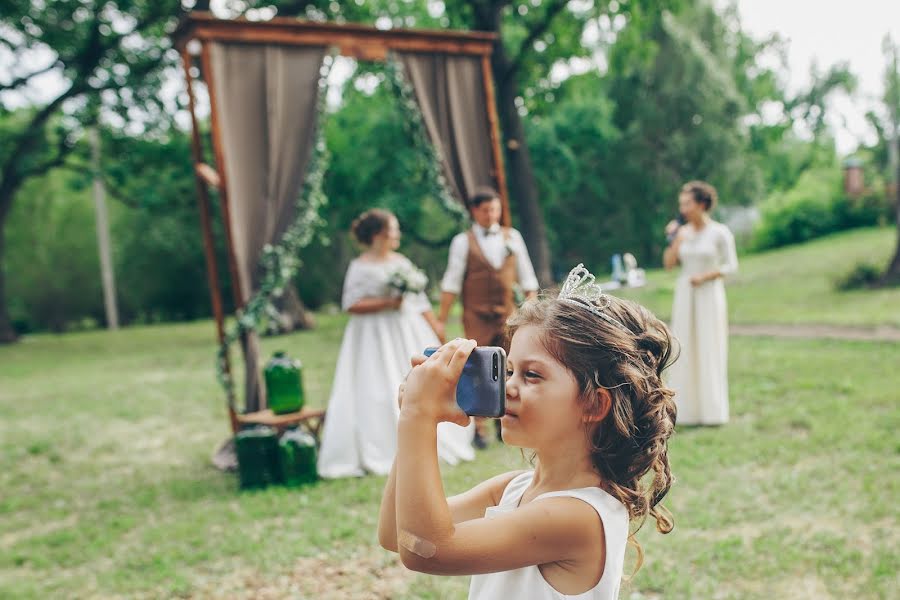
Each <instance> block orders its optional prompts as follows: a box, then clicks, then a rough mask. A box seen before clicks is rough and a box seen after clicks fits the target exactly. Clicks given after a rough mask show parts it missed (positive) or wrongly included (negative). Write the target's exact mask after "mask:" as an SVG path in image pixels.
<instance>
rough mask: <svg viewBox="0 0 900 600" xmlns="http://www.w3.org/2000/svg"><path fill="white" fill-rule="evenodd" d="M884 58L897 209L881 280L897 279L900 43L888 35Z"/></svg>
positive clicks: (899, 251)
mask: <svg viewBox="0 0 900 600" xmlns="http://www.w3.org/2000/svg"><path fill="white" fill-rule="evenodd" d="M882 47H883V49H884V55H885V59H886V60H885V62H886V63H887V64H886V66H885V76H884V108H885V111H884V112H885V117H884V123H883V128H882V129H883V131H884V132H885V133H886V134H887V135H886V136H885V141H886V142H887V143H888V144H889V156H890V161H889V165H890V177H889V178H888V180H889V181H890V180H891V179H893V182H894V186H893V189H894V203H895V205H894V208H895V210H896V211H897V248H896V250H895V251H894V257H893V258H892V259H891V262H890V263H889V264H888V267H887V269H886V270H885V272H884V274H883V275H882V277H881V282H882V283H883V284H894V283H900V45H898V44H897V43H896V42H894V41H893V40H892V39H891V37H890V36H886V37H885V38H884V43H883V46H882Z"/></svg>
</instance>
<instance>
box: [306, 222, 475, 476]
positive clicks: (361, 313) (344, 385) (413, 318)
mask: <svg viewBox="0 0 900 600" xmlns="http://www.w3.org/2000/svg"><path fill="white" fill-rule="evenodd" d="M353 234H354V236H355V237H356V239H357V240H358V241H359V242H360V243H361V244H362V245H363V246H365V247H366V250H365V251H364V252H363V253H362V254H361V255H360V256H359V257H357V258H356V259H354V260H353V261H352V262H351V263H350V266H349V268H348V269H347V275H346V278H345V279H344V291H343V298H342V302H341V304H342V308H343V309H344V310H345V311H347V312H349V313H350V314H351V317H350V321H349V322H348V323H347V328H346V329H345V331H344V339H343V341H342V342H341V350H340V353H339V356H338V362H337V367H336V369H335V374H334V384H333V385H332V388H331V398H330V400H329V401H328V412H327V418H326V419H325V427H324V431H323V433H322V446H321V448H320V450H319V461H318V469H319V475H321V476H322V477H327V478H337V477H357V476H361V475H364V474H366V473H374V474H377V475H387V474H388V473H389V472H390V470H391V464H392V463H393V461H394V454H396V452H397V418H398V416H399V414H400V412H399V407H398V405H397V392H398V389H399V387H400V384H401V383H402V382H403V379H404V378H405V377H406V374H407V372H409V370H410V358H411V357H412V356H413V355H417V354H421V353H422V351H423V350H425V348H427V347H429V346H438V345H440V340H439V337H443V329H442V327H441V325H440V322H438V321H437V319H436V318H435V316H434V315H433V314H432V312H431V305H430V303H429V302H428V299H427V297H426V296H425V294H422V293H419V294H413V293H406V294H403V295H400V293H399V292H397V291H394V290H392V288H391V286H390V285H389V283H388V282H389V280H390V278H391V275H392V274H393V273H395V272H396V271H398V270H401V269H408V268H410V267H411V266H412V263H411V262H410V261H409V259H408V258H406V257H405V256H403V255H402V254H399V253H397V252H395V250H396V249H397V247H398V246H399V243H400V226H399V224H398V222H397V219H396V218H395V217H394V215H393V214H391V213H390V212H387V211H383V210H378V209H373V210H370V211H367V212H365V213H363V214H362V215H361V216H360V217H359V218H358V219H356V221H354V223H353ZM438 453H439V456H440V458H441V459H442V460H444V461H445V462H447V463H449V464H456V463H457V462H459V461H460V460H472V459H473V458H474V457H475V451H474V449H473V447H472V430H471V427H469V428H463V427H460V426H459V425H454V424H452V423H442V424H441V428H440V429H439V430H438Z"/></svg>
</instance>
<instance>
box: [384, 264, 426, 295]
mask: <svg viewBox="0 0 900 600" xmlns="http://www.w3.org/2000/svg"><path fill="white" fill-rule="evenodd" d="M427 285H428V276H427V275H425V273H423V272H422V271H420V270H419V269H417V268H416V267H414V266H413V265H411V264H410V265H404V266H403V267H400V268H399V269H397V270H396V271H394V272H393V273H391V277H390V279H388V287H390V288H391V289H392V290H395V291H397V292H399V293H400V294H406V293H412V294H418V293H419V292H424V291H425V287H426V286H427Z"/></svg>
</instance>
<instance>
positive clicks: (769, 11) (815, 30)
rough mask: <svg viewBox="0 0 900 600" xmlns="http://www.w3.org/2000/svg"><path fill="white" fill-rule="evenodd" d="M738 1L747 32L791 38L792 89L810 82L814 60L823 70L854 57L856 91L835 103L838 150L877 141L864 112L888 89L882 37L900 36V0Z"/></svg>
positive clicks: (851, 61)
mask: <svg viewBox="0 0 900 600" xmlns="http://www.w3.org/2000/svg"><path fill="white" fill-rule="evenodd" d="M729 3H730V1H727V0H719V1H717V2H716V4H717V5H718V6H722V5H726V4H729ZM737 5H738V11H739V13H740V15H741V22H742V26H743V28H744V29H745V30H746V31H747V32H748V33H750V34H751V35H753V36H754V37H757V38H762V37H766V36H768V35H771V34H772V33H778V34H780V35H781V36H782V37H784V38H785V39H786V40H787V41H788V42H789V44H788V66H789V72H790V79H789V80H788V81H786V82H785V83H786V85H787V87H788V89H789V90H791V89H793V90H796V89H799V88H802V87H803V86H804V85H806V84H808V83H809V80H810V79H809V69H810V65H811V64H812V63H813V62H816V63H817V65H818V66H819V68H820V69H822V70H824V69H825V68H827V67H828V66H830V65H833V64H835V63H838V62H841V61H847V62H849V65H850V71H851V72H852V73H853V74H854V75H856V77H857V78H858V87H857V91H856V93H855V94H854V95H853V96H852V97H847V96H846V95H844V96H841V97H836V98H834V99H833V101H832V104H831V111H832V113H833V117H834V118H833V119H832V120H831V125H832V127H833V129H834V132H835V138H836V143H837V147H838V151H839V152H841V154H847V153H849V152H852V150H853V149H854V148H855V147H856V146H857V144H858V142H859V141H860V140H864V141H866V142H868V143H871V142H873V141H874V135H875V134H874V131H872V130H871V128H870V127H869V126H868V125H867V123H866V121H865V114H866V111H867V110H869V109H870V108H875V107H877V104H878V99H879V98H880V97H881V95H882V93H883V91H884V86H883V78H884V67H885V61H884V55H883V54H882V49H881V44H882V40H883V39H884V36H885V34H888V33H890V34H891V35H892V36H893V38H894V40H895V41H897V42H900V0H853V1H838V0H738V2H737Z"/></svg>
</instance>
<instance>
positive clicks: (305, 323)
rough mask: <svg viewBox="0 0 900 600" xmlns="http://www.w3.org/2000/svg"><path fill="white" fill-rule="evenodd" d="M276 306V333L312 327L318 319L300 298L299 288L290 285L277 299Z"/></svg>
mask: <svg viewBox="0 0 900 600" xmlns="http://www.w3.org/2000/svg"><path fill="white" fill-rule="evenodd" d="M274 304H275V308H276V309H277V310H278V328H277V330H276V332H275V335H279V334H282V333H290V332H292V331H297V330H300V329H312V328H313V327H315V326H316V321H315V319H314V318H313V316H312V313H310V312H309V311H308V310H307V309H306V307H305V306H304V305H303V301H302V300H300V295H299V294H298V293H297V288H295V287H294V286H293V284H292V285H289V286H288V287H287V289H285V290H284V294H282V295H281V297H280V298H278V299H276V300H275V302H274Z"/></svg>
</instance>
